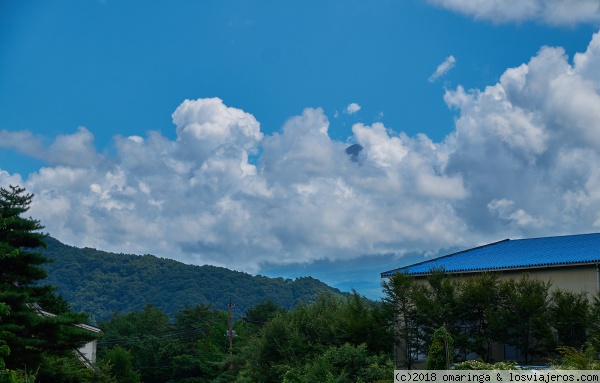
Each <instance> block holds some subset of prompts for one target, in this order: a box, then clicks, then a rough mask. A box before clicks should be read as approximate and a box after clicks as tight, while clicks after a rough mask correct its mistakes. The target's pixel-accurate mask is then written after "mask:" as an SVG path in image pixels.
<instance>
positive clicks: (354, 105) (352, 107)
mask: <svg viewBox="0 0 600 383" xmlns="http://www.w3.org/2000/svg"><path fill="white" fill-rule="evenodd" d="M360 109H361V108H360V105H358V104H357V103H355V102H353V103H351V104H349V105H348V106H347V107H346V110H345V112H346V114H354V113H356V112H358V111H359V110H360Z"/></svg>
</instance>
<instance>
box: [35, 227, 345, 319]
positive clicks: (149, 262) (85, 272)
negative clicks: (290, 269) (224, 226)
mask: <svg viewBox="0 0 600 383" xmlns="http://www.w3.org/2000/svg"><path fill="white" fill-rule="evenodd" d="M46 243H47V248H46V249H45V250H44V252H43V254H44V255H45V256H46V257H48V258H50V259H52V260H53V262H52V263H50V264H47V265H45V267H46V270H47V271H48V273H49V277H48V279H47V281H48V283H51V284H53V285H56V286H58V292H59V293H60V294H61V295H62V296H63V297H64V298H65V299H66V300H67V301H68V302H69V304H70V305H71V306H72V307H73V309H75V310H78V311H83V312H87V313H89V314H90V315H91V316H92V317H93V318H95V319H97V320H98V321H100V320H106V319H109V318H110V317H111V315H112V314H113V313H115V312H121V313H128V312H135V311H140V310H142V309H143V308H144V306H146V305H147V304H153V305H155V306H156V307H158V308H160V309H161V310H163V311H165V312H166V313H167V314H168V315H169V317H172V316H173V315H174V314H175V313H176V312H178V311H180V310H182V309H183V308H185V307H186V306H196V305H210V306H211V307H214V308H217V309H221V310H227V304H228V302H229V298H232V299H233V301H234V303H235V304H236V305H237V307H238V310H240V311H239V312H244V311H245V310H246V309H248V308H249V307H252V306H255V305H257V304H259V303H261V302H262V301H264V300H271V301H273V302H274V303H275V304H277V305H278V306H280V307H283V308H285V309H289V308H292V307H294V306H296V305H298V304H299V303H310V302H313V301H314V300H315V298H316V297H317V296H318V295H319V294H320V293H321V292H333V293H335V294H341V292H340V291H339V290H337V289H333V288H331V287H329V286H327V285H326V284H324V283H322V282H320V281H318V280H316V279H314V278H311V277H305V278H298V279H296V280H291V279H283V278H267V277H264V276H252V275H249V274H246V273H242V272H237V271H231V270H228V269H225V268H222V267H215V266H206V265H205V266H193V265H186V264H183V263H181V262H177V261H174V260H170V259H164V258H158V257H155V256H152V255H143V256H137V255H130V254H114V253H108V252H104V251H99V250H95V249H90V248H84V249H79V248H76V247H72V246H67V245H64V244H62V243H60V242H59V241H57V240H55V239H53V238H47V239H46Z"/></svg>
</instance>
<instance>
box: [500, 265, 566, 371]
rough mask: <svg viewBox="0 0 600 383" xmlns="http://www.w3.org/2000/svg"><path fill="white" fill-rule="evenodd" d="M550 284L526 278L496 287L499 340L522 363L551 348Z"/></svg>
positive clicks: (542, 354) (552, 342) (528, 361)
mask: <svg viewBox="0 0 600 383" xmlns="http://www.w3.org/2000/svg"><path fill="white" fill-rule="evenodd" d="M550 286H551V284H550V282H543V281H541V280H538V279H533V278H530V277H529V275H528V274H525V275H524V276H523V277H521V278H520V279H518V280H515V279H507V280H504V281H502V283H500V284H499V297H500V298H499V307H498V316H497V317H498V326H501V329H502V331H500V332H501V334H500V337H499V339H497V340H498V341H500V342H504V343H507V344H510V345H513V346H515V347H516V348H517V349H518V350H519V352H520V353H521V356H520V357H519V358H518V359H520V360H522V361H524V362H525V363H531V361H532V360H533V358H534V357H539V356H546V355H548V353H549V351H550V350H553V349H554V347H553V346H554V339H553V336H552V328H551V326H550V321H549V315H548V305H549V300H550V299H549V290H550Z"/></svg>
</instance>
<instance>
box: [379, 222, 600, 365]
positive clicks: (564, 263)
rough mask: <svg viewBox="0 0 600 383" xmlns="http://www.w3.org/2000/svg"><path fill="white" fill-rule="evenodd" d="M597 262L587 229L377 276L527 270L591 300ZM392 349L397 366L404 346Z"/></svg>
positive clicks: (596, 287) (505, 356) (503, 356)
mask: <svg viewBox="0 0 600 383" xmlns="http://www.w3.org/2000/svg"><path fill="white" fill-rule="evenodd" d="M599 265H600V233H592V234H579V235H565V236H556V237H544V238H529V239H516V240H510V239H505V240H502V241H498V242H493V243H490V244H487V245H483V246H478V247H474V248H471V249H467V250H463V251H459V252H456V253H452V254H448V255H445V256H442V257H438V258H433V259H428V260H425V261H422V262H418V263H414V264H411V265H408V266H404V267H400V268H397V269H394V270H389V271H385V272H383V273H381V277H382V278H390V277H392V276H393V275H394V274H396V273H404V274H406V275H410V276H414V278H415V279H416V280H417V281H422V282H425V281H426V278H427V276H429V275H431V274H432V271H433V270H444V272H445V273H446V274H449V275H454V276H459V277H468V276H469V275H476V274H481V273H490V272H494V273H495V272H497V273H498V274H499V278H500V279H504V278H521V277H522V276H523V275H524V274H525V273H526V274H528V275H529V276H530V277H531V278H536V279H540V280H543V281H545V282H550V283H551V288H560V289H562V290H569V291H573V292H576V293H579V292H587V293H589V294H587V296H588V297H589V298H590V299H591V298H592V297H593V296H595V295H596V292H597V291H600V267H599ZM396 350H397V352H396V364H397V365H400V364H401V362H402V360H403V359H402V358H404V356H403V355H404V350H402V347H397V348H396ZM492 354H493V358H494V359H495V360H496V361H500V360H517V359H518V355H517V353H516V348H515V347H509V346H507V345H500V344H497V345H495V346H494V348H493V351H492Z"/></svg>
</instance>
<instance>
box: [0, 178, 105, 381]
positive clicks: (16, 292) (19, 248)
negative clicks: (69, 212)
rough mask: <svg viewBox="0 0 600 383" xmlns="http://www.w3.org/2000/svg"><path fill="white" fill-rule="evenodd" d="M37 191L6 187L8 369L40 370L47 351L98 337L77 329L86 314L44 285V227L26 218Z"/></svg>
mask: <svg viewBox="0 0 600 383" xmlns="http://www.w3.org/2000/svg"><path fill="white" fill-rule="evenodd" d="M32 198H33V194H28V193H25V189H23V188H21V187H18V186H10V188H9V189H8V190H7V189H4V188H0V303H3V304H4V305H6V306H7V307H8V308H9V310H10V313H9V315H7V316H5V317H4V318H3V320H2V321H1V322H0V339H3V340H4V341H5V342H6V345H7V346H8V347H9V348H10V355H8V356H5V358H4V360H5V362H6V367H8V368H11V369H22V368H26V369H28V370H33V369H36V368H37V367H38V366H39V365H40V363H41V360H42V357H43V355H44V354H46V353H47V354H52V355H63V354H65V353H66V352H71V351H72V350H75V349H77V348H79V347H80V346H82V345H83V344H85V343H87V342H88V341H90V340H92V339H94V338H95V335H94V334H92V333H90V332H88V331H87V330H83V329H81V328H78V327H75V326H74V325H75V324H77V323H81V322H84V321H85V320H86V318H87V317H86V315H83V314H76V313H72V312H69V311H68V310H66V307H65V306H66V303H65V302H64V300H61V299H60V298H59V297H57V296H55V295H54V291H55V290H54V288H53V287H49V286H43V285H41V284H40V281H42V280H43V279H44V278H45V277H46V275H47V274H46V271H45V270H44V269H43V268H42V265H43V264H45V263H46V262H47V259H46V258H45V257H44V256H43V255H42V254H41V253H40V252H38V251H36V249H40V248H42V247H44V246H45V242H44V238H45V234H43V233H41V232H40V231H41V230H42V229H43V226H42V225H41V224H40V222H39V221H38V220H35V219H33V218H24V217H23V216H22V215H23V214H24V213H26V212H27V211H28V210H29V206H30V204H31V201H32ZM34 303H38V304H47V305H49V306H51V307H45V309H46V310H52V309H58V310H59V311H61V312H57V313H56V314H59V315H57V316H55V317H48V316H42V315H40V314H39V313H38V312H37V311H36V310H34V309H33V308H32V304H34Z"/></svg>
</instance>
